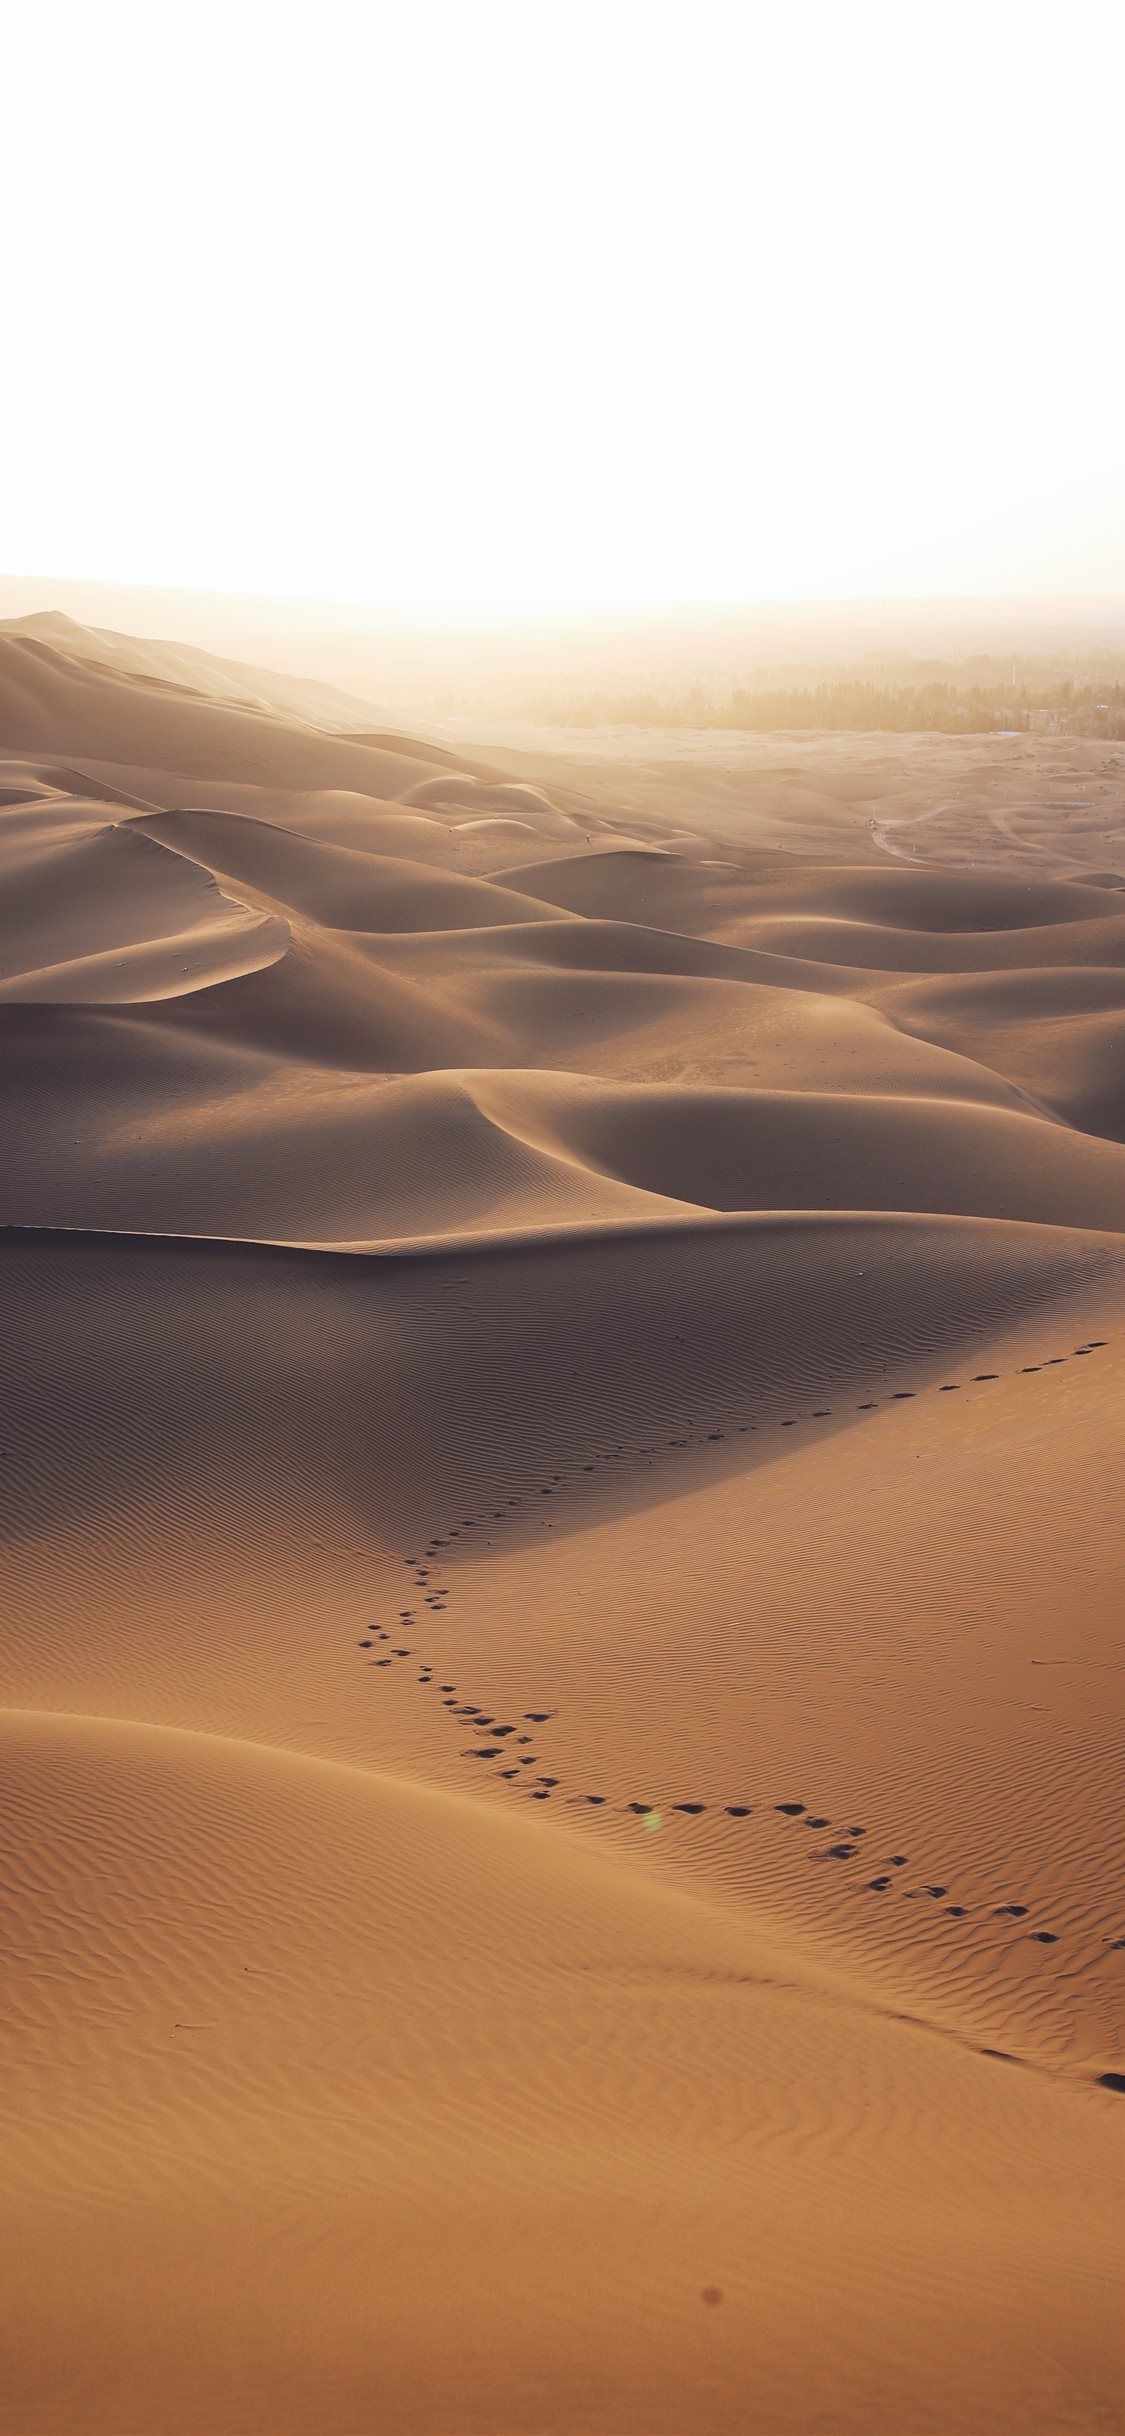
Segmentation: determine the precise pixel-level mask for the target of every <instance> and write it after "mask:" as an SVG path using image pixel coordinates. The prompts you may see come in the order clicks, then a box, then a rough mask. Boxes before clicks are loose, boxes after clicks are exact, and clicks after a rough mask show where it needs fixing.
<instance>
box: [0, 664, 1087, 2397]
mask: <svg viewBox="0 0 1125 2436" xmlns="http://www.w3.org/2000/svg"><path fill="white" fill-rule="evenodd" d="M1037 754H1038V759H1037V758H1036V756H1037ZM1099 755H1100V758H1099ZM1068 756H1069V757H1070V758H1069V759H1068ZM1072 765H1073V766H1072ZM1079 782H1080V784H1079ZM1115 789H1116V790H1117V791H1116V794H1115V792H1114V790H1115ZM1079 793H1080V794H1081V801H1082V805H1083V809H1082V810H1081V813H1080V814H1078V813H1073V814H1072V813H1070V812H1068V810H1067V805H1068V803H1070V802H1073V801H1075V800H1077V797H1078V795H1079ZM1030 806H1034V818H1033V817H1032V812H1031V810H1030V809H1029V807H1030ZM1120 814H1121V803H1120V777H1119V776H1118V777H1115V775H1114V772H1113V769H1112V768H1111V767H1110V759H1109V756H1108V755H1107V754H1106V753H1105V752H1104V751H1102V748H1095V747H1094V746H1089V747H1087V746H1084V745H1078V744H1076V745H1074V746H1070V745H1068V744H1063V743H1060V742H1059V741H1057V740H1055V741H1052V742H1050V743H1049V744H1048V740H1043V742H1042V745H1041V746H1040V745H1037V744H1035V743H1029V742H1027V741H1022V742H1020V744H1019V746H1018V749H1017V747H1015V746H1012V745H1009V744H1008V743H1007V742H1006V741H1005V740H1002V739H1001V740H997V742H996V743H995V745H985V744H983V743H981V742H980V740H975V741H973V742H972V743H964V744H962V743H960V742H959V743H957V744H956V745H954V744H952V743H951V744H950V746H949V748H948V750H945V749H944V748H941V749H940V750H939V748H937V747H935V746H934V745H933V744H932V742H926V741H925V740H911V739H898V740H896V742H895V745H894V747H893V748H892V747H890V746H887V747H886V748H885V749H884V748H883V747H879V748H878V749H876V748H875V746H873V745H872V743H871V741H870V740H867V739H856V740H854V741H853V742H852V743H851V744H849V745H848V746H847V748H846V749H845V748H844V747H843V746H842V745H841V744H840V741H839V740H838V739H823V740H819V741H818V740H809V739H803V740H801V743H800V745H799V746H798V745H797V744H796V743H795V742H794V741H793V740H789V741H788V742H786V741H784V740H783V741H780V742H778V743H776V744H774V743H772V742H771V740H769V739H759V740H757V743H756V744H755V747H754V750H753V753H751V752H750V751H749V749H748V751H747V755H746V757H745V760H744V761H743V762H741V763H740V762H739V761H738V760H737V756H736V755H735V753H734V748H733V747H730V746H729V745H728V746H727V747H725V748H724V756H723V757H720V759H716V760H715V761H714V762H713V763H708V762H707V761H706V760H705V759H703V758H697V760H696V761H695V762H694V763H693V762H692V760H691V758H690V756H686V755H685V754H683V753H680V754H678V755H677V756H676V757H675V758H674V759H672V758H671V757H669V758H664V757H663V756H662V755H661V754H660V753H658V752H656V751H655V749H654V751H653V753H652V755H651V756H647V757H644V758H636V757H633V758H626V757H625V755H624V754H622V756H621V758H620V759H619V760H618V761H616V762H614V761H612V760H611V759H609V758H607V757H605V756H603V758H602V759H601V760H600V761H598V760H596V759H595V758H594V757H593V756H592V755H591V754H590V753H589V752H587V754H586V756H585V758H581V757H579V756H578V755H577V754H576V753H575V752H574V751H573V750H571V751H570V752H569V753H568V754H566V755H564V754H562V753H561V752H560V753H559V754H558V755H556V756H555V757H554V759H552V758H551V756H549V755H547V754H546V753H542V752H540V753H538V754H531V753H529V752H528V751H527V750H526V749H523V750H522V751H517V750H516V749H515V747H514V746H513V747H511V748H509V749H507V750H504V751H501V750H500V748H498V747H497V748H493V749H492V750H490V749H489V747H488V745H487V742H486V741H481V740H474V742H473V745H472V749H471V751H469V752H467V754H466V755H465V756H464V757H462V756H461V755H460V754H459V752H458V751H457V749H456V748H455V746H453V745H451V744H450V742H449V741H448V738H446V739H445V740H444V741H442V742H438V743H430V742H426V741H424V740H422V739H419V738H417V737H413V738H411V737H401V736H398V735H396V734H394V733H392V732H389V731H388V730H387V728H386V727H385V725H384V724H383V723H382V722H377V721H376V720H375V719H374V718H372V719H371V721H370V722H368V720H367V717H366V714H365V713H364V710H363V706H362V705H357V704H354V703H350V702H348V701H347V699H346V698H345V697H343V696H341V697H337V698H333V697H331V696H330V689H327V688H320V689H318V688H308V689H303V688H301V687H300V686H299V685H298V683H297V681H296V680H281V679H276V680H275V679H272V678H271V676H270V673H269V672H268V671H263V670H249V669H248V670H242V669H240V668H239V667H238V665H237V663H227V662H219V661H215V660H208V657H207V655H206V654H202V653H197V652H191V651H188V650H186V649H184V648H182V647H179V646H176V645H171V644H169V645H163V644H153V643H145V644H135V645H134V644H132V643H131V641H130V638H129V637H127V636H120V635H102V636H91V634H90V633H89V632H88V631H87V630H84V629H80V628H73V627H71V626H70V625H69V622H68V621H66V620H51V619H46V618H45V619H40V620H34V621H28V623H27V626H26V627H25V628H23V629H16V630H9V631H6V632H4V633H0V908H2V923H0V1051H2V1054H0V1125H2V1140H3V1144H4V1152H5V1156H4V1162H3V1175H2V1181H0V1219H2V1220H3V1231H2V1232H0V1296H2V1302H3V1308H2V1312H0V1328H2V1342H3V1346H4V1364H3V1370H4V1380H3V1400H2V1409H0V1491H2V1501H3V1513H4V1533H3V1558H2V1575H0V1596H2V1602H3V1612H4V1617H5V1632H4V1643H3V1647H4V1656H3V1668H4V1678H5V1680H4V1692H3V1703H4V1705H3V1710H2V1713H0V1735H2V1737H3V1740H4V1767H3V1793H2V1795H0V1805H2V1810H3V1823H4V1843H5V1853H6V1856H7V1857H6V1864H5V1882H6V1895H7V1898H8V1901H9V1904H10V1907H11V1913H12V1919H13V1923H14V1927H13V1932H12V1935H11V1940H10V1948H9V1964H8V1972H9V1976H8V1979H7V1982H6V2001H5V2007H4V2023H3V2029H2V2031H0V2037H2V2039H3V2042H4V2047H5V2069H4V2073H3V2075H2V2076H0V2081H2V2087H3V2096H2V2097H0V2112H2V2115H3V2126H2V2128H3V2137H4V2148H5V2159H6V2164H5V2204H4V2210H3V2217H4V2223H3V2228H2V2230H0V2247H2V2250H3V2260H2V2265H3V2273H4V2279H5V2286H6V2291H7V2295H8V2298H9V2303H10V2311H9V2315H10V2322H11V2324H12V2325H14V2326H15V2327H16V2328H17V2329H18V2341H17V2342H16V2343H14V2344H13V2345H12V2346H11V2352H12V2373H11V2374H10V2375H6V2378H5V2381H4V2390H3V2392H2V2393H0V2430H3V2431H4V2432H5V2436H77V2432H78V2431H81V2432H82V2436H203V2431H204V2430H206V2431H207V2436H259V2431H260V2432H261V2436H267V2431H268V2436H312V2432H313V2431H314V2430H315V2431H318V2432H319V2436H371V2431H372V2430H374V2429H376V2428H378V2429H379V2430H380V2431H383V2432H385V2436H527V2432H528V2431H530V2430H532V2429H543V2430H550V2431H551V2436H686V2432H687V2431H688V2430H689V2429H691V2430H695V2429H698V2430H700V2431H704V2430H705V2431H707V2436H745V2431H746V2430H748V2429H749V2428H750V2427H754V2428H756V2429H760V2430H762V2431H763V2436H807V2432H808V2431H810V2430H812V2429H813V2428H817V2429H820V2428H824V2429H828V2428H831V2429H832V2430H833V2431H835V2432H837V2436H960V2432H961V2431H968V2430H972V2431H973V2436H1013V2432H1014V2431H1015V2430H1017V2429H1020V2430H1022V2429H1031V2428H1035V2429H1043V2430H1047V2429H1050V2430H1051V2431H1052V2432H1054V2431H1062V2430H1066V2431H1071V2430H1073V2431H1086V2430H1094V2429H1099V2430H1101V2429H1106V2428H1112V2427H1117V2426H1120V2425H1122V2424H1125V2339H1123V2334H1122V2319H1121V2311H1120V2294H1119V2290H1118V2285H1119V2281H1120V2278H1119V2273H1118V2269H1117V2256H1118V2251H1119V2247H1120V2192H1121V2177H1122V2171H1123V2168H1125V2107H1122V2105H1121V2103H1120V2098H1121V2093H1122V2090H1123V2088H1125V1828H1123V1826H1122V1818H1121V1805H1120V1801H1119V1798H1118V1780H1119V1772H1120V1753H1121V1742H1122V1732H1123V1729H1125V1712H1123V1705H1122V1704H1123V1701H1125V1652H1123V1650H1122V1647H1121V1613H1122V1609H1121V1558H1122V1525H1121V1460H1122V1417H1123V1413H1125V1402H1123V1392H1125V1080H1123V1077H1125V913H1123V911H1122V904H1123V900H1122V896H1121V892H1120V886H1119V880H1120V874H1119V873H1118V872H1117V871H1116V869H1115V867H1114V866H1115V862H1116V859H1117V854H1116V849H1115V845H1114V839H1115V836H1116V834H1117V831H1118V829H1119V827H1120ZM999 2063H1004V2064H1006V2065H1008V2066H1012V2065H1015V2066H1018V2067H1019V2069H1016V2070H1011V2069H1009V2070H1005V2071H1002V2072H1001V2071H998V2070H997V2068H996V2067H997V2065H998V2064H999Z"/></svg>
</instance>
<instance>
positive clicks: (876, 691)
mask: <svg viewBox="0 0 1125 2436" xmlns="http://www.w3.org/2000/svg"><path fill="white" fill-rule="evenodd" d="M1064 668H1067V664H1065V663H1063V664H1062V665H1060V663H1059V662H1058V661H1057V660H1044V661H1037V662H1025V663H1023V664H1021V663H1019V662H1018V661H1017V662H1016V663H1015V664H1013V663H1012V662H1010V661H1004V662H1003V663H1000V662H995V663H993V662H982V661H972V662H967V663H964V664H958V663H954V664H941V663H938V664H936V665H935V664H933V663H925V664H923V665H922V666H914V665H911V666H908V667H897V668H896V667H893V666H892V667H889V668H888V667H881V668H878V669H874V670H871V671H870V672H869V673H867V674H864V675H862V676H861V675H857V674H856V673H855V672H854V670H853V671H852V672H850V673H847V672H845V671H842V670H841V671H834V672H831V673H823V674H822V673H820V672H815V671H801V670H796V669H791V670H786V671H784V672H782V671H780V670H776V671H770V672H769V678H770V680H772V681H763V678H752V679H747V680H746V681H745V682H744V683H741V684H732V685H729V686H728V687H726V688H724V689H722V690H718V689H715V688H712V687H707V686H704V685H699V684H696V685H692V686H690V687H688V688H685V689H683V690H680V691H677V690H675V689H668V690H657V689H645V690H635V691H633V690H630V691H624V690H614V691H612V692H604V691H598V692H590V693H579V692H577V691H570V690H568V691H567V692H566V693H565V694H556V695H551V696H539V697H537V699H536V700H535V701H534V702H529V703H527V704H526V706H525V715H527V716H529V717H531V718H534V719H537V720H541V721H544V722H546V723H547V724H549V725H552V726H565V727H701V728H730V729H735V730H742V731H755V732H762V731H765V730H767V729H770V728H790V729H793V728H805V729H811V728H821V729H825V728H827V729H833V728H835V729H839V730H845V731H864V730H866V731H867V732H868V733H871V732H872V731H880V730H882V731H887V732H889V733H891V734H907V733H915V734H916V733H918V732H919V731H929V732H934V733H937V734H941V735H952V736H969V735H989V734H997V733H1001V732H1004V731H1009V732H1010V731H1013V730H1014V731H1018V732H1035V731H1037V730H1043V729H1046V730H1047V731H1048V732H1054V733H1056V734H1060V735H1068V736H1101V737H1106V738H1111V739H1114V738H1115V739H1118V740H1120V739H1123V738H1125V656H1118V655H1114V658H1113V662H1112V663H1111V664H1110V665H1108V666H1107V665H1106V663H1105V662H1102V661H1099V662H1097V663H1095V664H1094V665H1092V666H1082V667H1080V668H1078V669H1074V667H1073V664H1071V665H1070V666H1069V668H1067V673H1064Z"/></svg>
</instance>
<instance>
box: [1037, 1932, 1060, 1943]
mask: <svg viewBox="0 0 1125 2436" xmlns="http://www.w3.org/2000/svg"><path fill="white" fill-rule="evenodd" d="M1031 1941H1032V1944H1033V1945H1057V1944H1058V1942H1059V1941H1058V1938H1057V1937H1056V1935H1055V1932H1054V1929H1032V1932H1031Z"/></svg>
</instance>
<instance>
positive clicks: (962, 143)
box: [0, 0, 1125, 613]
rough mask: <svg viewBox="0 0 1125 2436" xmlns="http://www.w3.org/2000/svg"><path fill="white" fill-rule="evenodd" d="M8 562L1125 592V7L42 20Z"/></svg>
mask: <svg viewBox="0 0 1125 2436" xmlns="http://www.w3.org/2000/svg"><path fill="white" fill-rule="evenodd" d="M0 83H2V86H3V90H4V95H5V103H4V164H3V167H4V240H3V251H4V270H3V285H2V293H3V327H4V333H5V341H6V344H5V349H4V353H5V358H6V363H5V371H4V377H3V381H2V382H0V479H2V484H3V492H2V499H3V516H2V521H0V564H2V565H3V566H4V567H5V568H6V569H8V570H15V571H19V572H21V573H26V574H31V573H35V574H45V575H50V576H56V577H57V576H82V577H87V576H88V577H99V578H103V579H106V580H116V581H122V582H133V583H153V584H162V585H198V586H201V587H205V588H207V589H210V590H220V589H231V590H240V591H244V592H253V593H259V594H260V593H276V594H283V595H286V596H289V597H290V598H291V597H293V596H294V595H308V596H312V597H320V598H334V599H339V600H357V601H365V602H373V603H377V604H380V605H383V606H392V607H402V608H403V609H406V610H409V611H410V612H411V613H414V612H417V611H419V610H426V609H429V608H437V609H443V610H449V611H455V612H463V611H465V610H472V609H474V608H479V609H480V610H482V611H486V612H489V613H492V612H495V611H501V610H508V609H511V608H521V607H525V606H526V607H531V608H536V609H548V610H550V609H561V608H572V607H582V608H585V607H587V606H598V605H602V604H614V605H632V604H646V605H652V604H658V603H664V602H678V601H695V602H699V601H722V600H746V599H753V600H763V599H769V598H779V599H783V598H788V599H794V598H806V599H811V598H832V597H839V596H845V597H847V596H856V595H862V594H871V593H881V592H891V593H908V594H913V595H920V594H931V593H957V594H970V593H986V594H993V595H996V594H1004V593H1021V592H1039V593H1043V592H1060V593H1067V594H1072V595H1074V594H1083V593H1112V592H1116V593H1121V592H1123V591H1125V439H1123V431H1125V415H1123V413H1122V376H1123V373H1125V341H1123V338H1122V327H1123V324H1122V312H1121V240H1122V224H1123V211H1122V199H1121V198H1122V170H1121V159H1122V143H1121V125H1122V109H1123V106H1125V13H1123V10H1122V8H1121V7H1120V6H1118V5H1116V4H1113V5H1096V4H1091V5H1082V4H1081V0H1066V4H1065V5H1061V4H1055V0H1051V4H1050V5H1042V6H1039V5H1034V4H1032V0H1013V4H1012V5H1003V4H1002V0H967V4H962V0H935V4H933V5H931V4H929V0H895V4H894V5H892V6H879V5H853V4H852V0H836V4H835V5H828V6H825V5H813V4H811V0H810V4H809V5H803V4H802V0H787V4H785V5H779V6H773V5H770V6H756V5H752V4H749V0H747V4H742V0H738V4H732V5H722V4H721V0H711V4H708V0H692V4H691V5H689V6H680V5H674V6H662V5H658V4H657V0H651V4H645V0H637V4H636V5H627V4H615V0H592V4H589V5H587V0H560V4H559V5H553V4H551V0H518V5H514V6H504V5H477V4H476V0H461V4H460V5H452V6H450V5H438V4H437V0H434V4H432V5H431V4H429V0H413V5H405V6H387V7H384V6H379V5H366V4H358V0H357V4H356V5H331V4H330V0H317V4H316V5H315V6H305V5H298V6H288V5H284V4H283V0H262V4H261V5H249V4H247V5H240V4H239V0H219V4H215V5H212V0H186V4H179V0H144V5H140V6H127V5H107V4H106V0H83V4H82V5H79V6H73V5H68V4H65V0H37V4H31V0H0Z"/></svg>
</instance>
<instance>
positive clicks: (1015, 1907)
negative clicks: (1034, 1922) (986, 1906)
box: [992, 1903, 1028, 1920]
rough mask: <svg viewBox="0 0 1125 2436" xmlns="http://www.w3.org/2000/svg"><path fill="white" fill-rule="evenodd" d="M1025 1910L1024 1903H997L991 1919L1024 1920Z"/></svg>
mask: <svg viewBox="0 0 1125 2436" xmlns="http://www.w3.org/2000/svg"><path fill="white" fill-rule="evenodd" d="M1027 1909H1028V1907H1027V1905H1026V1903H998V1904H997V1906H996V1909H995V1911H994V1912H993V1915H992V1917H993V1919H994V1920H1026V1918H1027Z"/></svg>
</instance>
